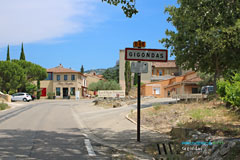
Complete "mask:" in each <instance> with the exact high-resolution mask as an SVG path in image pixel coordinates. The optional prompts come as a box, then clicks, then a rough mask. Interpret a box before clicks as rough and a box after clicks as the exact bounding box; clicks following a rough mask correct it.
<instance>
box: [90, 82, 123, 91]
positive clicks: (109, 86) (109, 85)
mask: <svg viewBox="0 0 240 160" xmlns="http://www.w3.org/2000/svg"><path fill="white" fill-rule="evenodd" d="M120 89H121V87H120V85H119V84H118V83H117V82H116V81H103V80H100V81H98V82H94V83H91V84H90V85H89V86H88V90H90V91H98V90H120Z"/></svg>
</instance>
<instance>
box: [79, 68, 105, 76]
mask: <svg viewBox="0 0 240 160" xmlns="http://www.w3.org/2000/svg"><path fill="white" fill-rule="evenodd" d="M106 70H107V69H90V70H87V71H84V73H90V72H96V74H97V75H99V74H101V75H102V74H103V73H104V72H105V71H106Z"/></svg>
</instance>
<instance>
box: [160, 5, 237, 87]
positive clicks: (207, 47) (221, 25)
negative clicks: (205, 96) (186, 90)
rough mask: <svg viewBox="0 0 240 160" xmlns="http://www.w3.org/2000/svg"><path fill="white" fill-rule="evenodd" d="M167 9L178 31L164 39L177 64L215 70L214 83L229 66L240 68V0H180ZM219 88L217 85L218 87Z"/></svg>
mask: <svg viewBox="0 0 240 160" xmlns="http://www.w3.org/2000/svg"><path fill="white" fill-rule="evenodd" d="M178 4H179V7H176V6H170V7H167V8H166V9H165V12H167V13H169V15H170V16H169V17H168V19H167V21H168V22H171V23H172V24H173V25H174V26H175V28H176V31H169V30H167V31H166V35H167V36H168V38H164V39H162V40H161V42H162V43H165V46H166V47H167V48H171V55H175V56H176V63H177V65H179V66H181V67H183V68H185V69H193V70H197V71H200V72H207V73H210V74H212V73H214V82H215V83H214V85H215V86H216V80H217V79H219V77H220V76H221V75H224V74H225V73H226V72H227V71H228V70H229V69H233V68H239V67H240V65H239V62H240V56H239V50H240V43H239V41H240V9H239V8H240V2H239V1H238V0H236V1H233V0H229V1H223V0H214V1H213V0H198V1H189V0H178ZM215 88H216V87H215Z"/></svg>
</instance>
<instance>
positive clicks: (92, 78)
mask: <svg viewBox="0 0 240 160" xmlns="http://www.w3.org/2000/svg"><path fill="white" fill-rule="evenodd" d="M84 75H85V76H86V81H87V88H88V86H89V85H90V84H91V83H96V82H98V81H100V80H105V79H104V78H103V75H97V74H96V72H90V73H85V74H84ZM87 93H88V94H89V95H91V96H93V95H96V94H97V92H93V91H90V90H88V91H87Z"/></svg>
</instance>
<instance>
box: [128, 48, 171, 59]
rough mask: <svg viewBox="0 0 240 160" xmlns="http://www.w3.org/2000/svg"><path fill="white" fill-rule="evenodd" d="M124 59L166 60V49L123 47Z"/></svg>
mask: <svg viewBox="0 0 240 160" xmlns="http://www.w3.org/2000/svg"><path fill="white" fill-rule="evenodd" d="M125 60H129V61H158V62H167V60H168V50H166V49H140V48H139V49H138V48H126V49H125Z"/></svg>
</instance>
